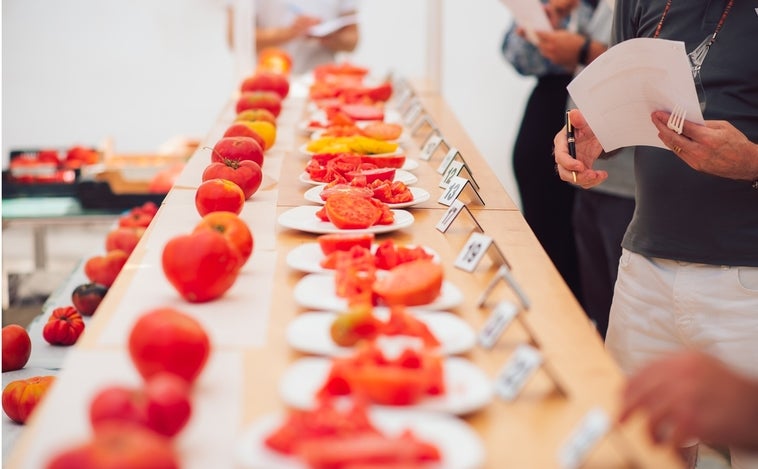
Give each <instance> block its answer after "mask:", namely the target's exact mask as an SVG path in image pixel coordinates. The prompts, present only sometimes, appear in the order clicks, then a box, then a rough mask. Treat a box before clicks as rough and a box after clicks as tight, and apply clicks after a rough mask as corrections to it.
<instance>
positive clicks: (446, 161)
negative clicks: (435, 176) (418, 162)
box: [437, 147, 460, 174]
mask: <svg viewBox="0 0 758 469" xmlns="http://www.w3.org/2000/svg"><path fill="white" fill-rule="evenodd" d="M459 153H460V152H459V151H458V149H457V148H455V147H450V149H449V150H448V151H447V153H446V154H445V157H444V158H442V161H441V162H440V165H439V166H438V167H437V173H439V174H445V171H447V167H448V166H450V163H452V162H453V160H454V159H455V156H456V155H458V154H459Z"/></svg>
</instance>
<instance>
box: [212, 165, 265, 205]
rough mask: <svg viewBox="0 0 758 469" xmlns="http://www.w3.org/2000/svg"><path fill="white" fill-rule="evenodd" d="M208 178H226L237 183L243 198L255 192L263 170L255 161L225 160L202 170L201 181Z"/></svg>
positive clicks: (247, 197) (261, 179)
mask: <svg viewBox="0 0 758 469" xmlns="http://www.w3.org/2000/svg"><path fill="white" fill-rule="evenodd" d="M209 179H226V180H228V181H232V182H233V183H235V184H237V185H238V186H239V187H240V189H242V193H243V194H244V196H245V200H247V199H249V198H250V197H252V196H253V194H255V193H256V192H257V191H258V189H259V188H260V187H261V183H262V182H263V170H262V169H261V167H260V165H259V164H258V163H256V162H255V161H250V160H242V161H235V160H225V161H224V162H214V163H211V164H209V165H208V166H207V167H206V168H205V171H203V181H208V180H209Z"/></svg>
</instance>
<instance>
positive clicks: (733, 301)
mask: <svg viewBox="0 0 758 469" xmlns="http://www.w3.org/2000/svg"><path fill="white" fill-rule="evenodd" d="M756 249H758V246H757V247H756ZM683 348H697V349H699V350H701V351H703V352H705V353H708V354H710V355H712V356H714V357H716V358H718V359H720V360H722V361H723V362H724V363H726V364H727V365H729V366H730V367H732V368H734V369H735V370H736V371H738V372H741V373H743V374H746V375H748V376H751V377H753V378H758V268H755V267H730V266H714V265H706V264H693V263H689V262H679V261H672V260H667V259H658V258H647V257H645V256H641V255H639V254H635V253H633V252H630V251H628V250H626V249H624V250H623V252H622V254H621V260H620V262H619V274H618V279H617V281H616V287H615V291H614V296H613V305H612V306H611V315H610V322H609V325H608V334H607V336H606V349H607V350H608V352H609V353H610V354H611V355H612V356H613V357H614V358H615V359H616V361H617V362H618V364H619V366H620V367H621V368H622V370H623V371H624V372H625V373H627V374H631V373H633V372H634V371H636V370H638V369H639V368H641V367H642V366H643V365H645V364H646V363H648V362H649V361H651V360H654V359H656V358H660V357H663V356H664V355H667V354H670V353H672V352H675V351H677V350H681V349H683ZM732 466H733V467H735V468H756V469H758V454H746V453H744V452H739V451H732Z"/></svg>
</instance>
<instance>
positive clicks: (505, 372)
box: [495, 344, 542, 401]
mask: <svg viewBox="0 0 758 469" xmlns="http://www.w3.org/2000/svg"><path fill="white" fill-rule="evenodd" d="M540 365H542V354H541V353H540V351H539V350H537V349H536V348H534V347H532V346H531V345H526V344H522V345H519V346H518V348H517V349H516V351H515V352H514V353H513V356H512V357H511V359H510V360H508V363H506V364H505V366H504V367H503V369H502V370H501V371H500V373H498V375H497V377H496V378H495V393H496V394H497V395H498V396H499V397H500V398H501V399H503V400H506V401H512V400H513V399H515V398H516V396H518V395H519V393H520V392H521V390H522V389H523V388H524V386H525V385H526V382H527V381H529V378H530V377H531V376H532V375H533V374H534V372H535V371H537V370H538V369H539V367H540Z"/></svg>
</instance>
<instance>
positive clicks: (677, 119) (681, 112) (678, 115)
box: [666, 104, 687, 135]
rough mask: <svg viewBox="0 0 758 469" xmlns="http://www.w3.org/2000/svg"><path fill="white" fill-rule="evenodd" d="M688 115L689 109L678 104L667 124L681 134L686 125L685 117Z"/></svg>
mask: <svg viewBox="0 0 758 469" xmlns="http://www.w3.org/2000/svg"><path fill="white" fill-rule="evenodd" d="M686 116H687V111H686V110H685V109H684V108H683V107H682V106H679V105H678V104H677V105H676V106H674V110H673V111H671V115H670V116H669V121H668V123H667V124H666V126H667V127H668V128H669V129H671V130H673V131H674V132H676V133H678V134H679V135H681V134H682V127H684V118H685V117H686Z"/></svg>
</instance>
